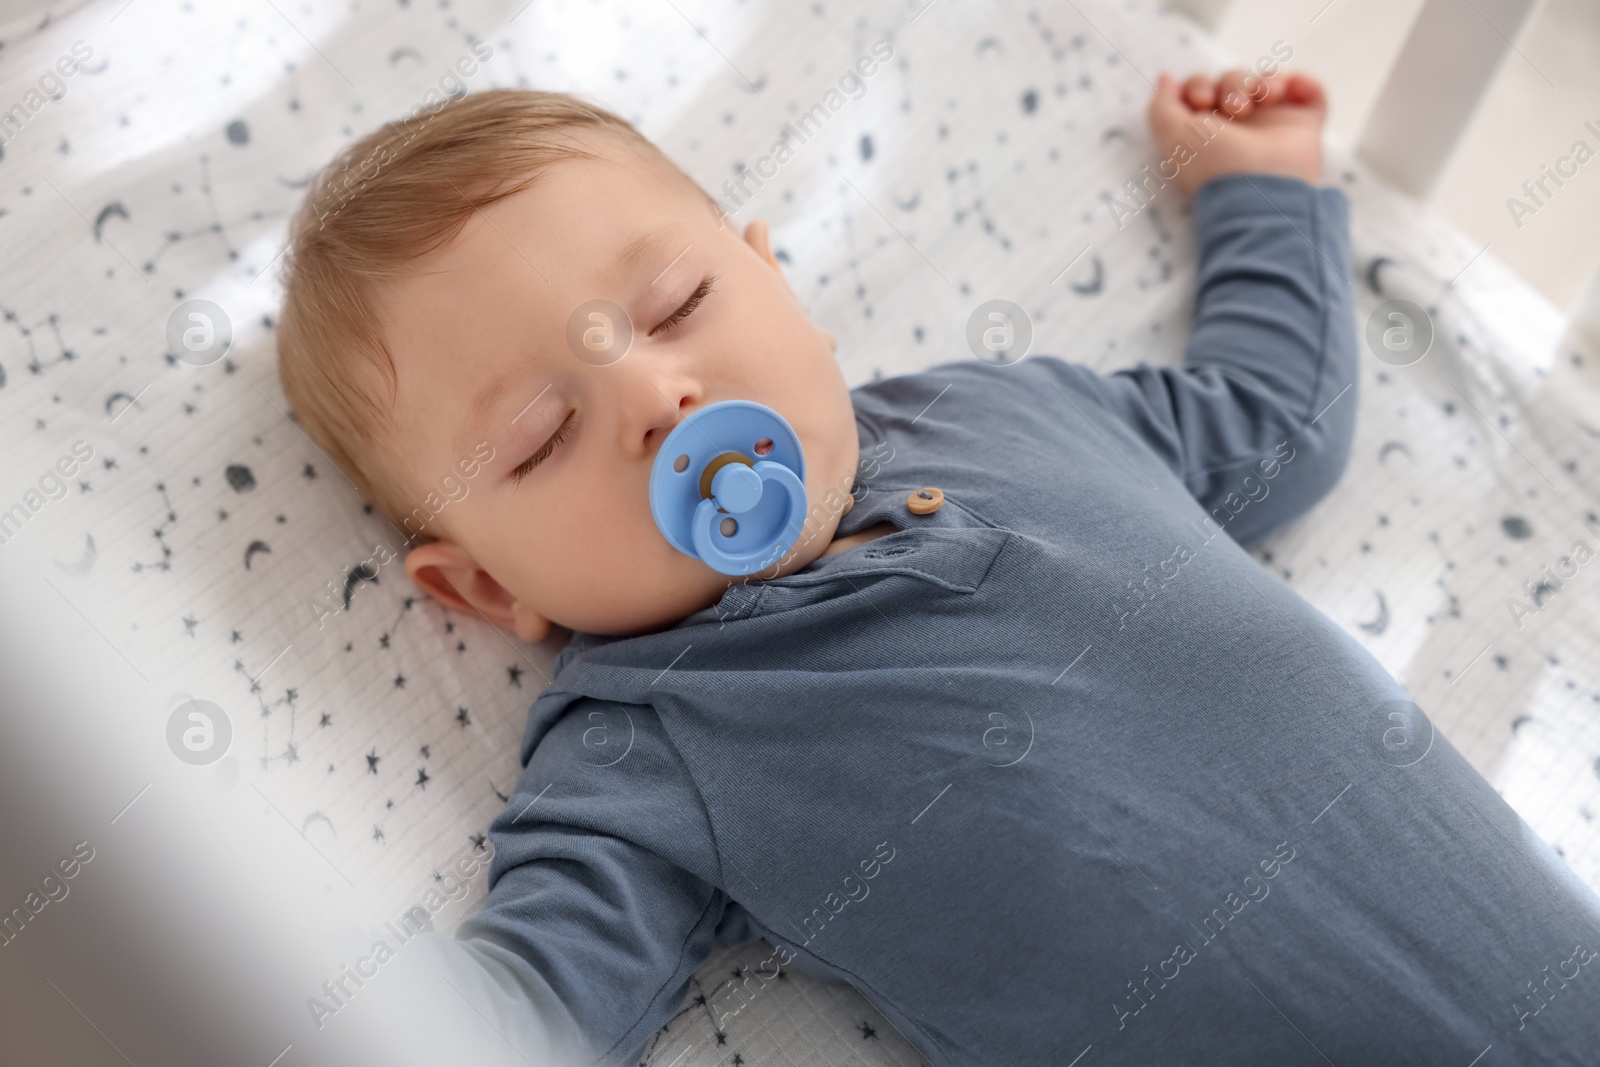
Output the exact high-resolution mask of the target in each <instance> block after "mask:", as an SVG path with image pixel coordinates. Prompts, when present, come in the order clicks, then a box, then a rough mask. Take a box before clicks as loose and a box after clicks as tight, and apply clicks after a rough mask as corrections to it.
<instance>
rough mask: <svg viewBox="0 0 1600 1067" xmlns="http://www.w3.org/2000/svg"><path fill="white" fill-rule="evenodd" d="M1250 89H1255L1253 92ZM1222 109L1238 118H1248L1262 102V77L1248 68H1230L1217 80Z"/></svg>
mask: <svg viewBox="0 0 1600 1067" xmlns="http://www.w3.org/2000/svg"><path fill="white" fill-rule="evenodd" d="M1250 90H1254V93H1253V94H1252V93H1251V91H1250ZM1217 93H1218V95H1219V96H1221V98H1222V109H1223V110H1224V111H1226V112H1227V113H1228V114H1230V115H1232V116H1233V117H1234V118H1236V119H1242V118H1248V117H1249V116H1250V113H1251V112H1252V111H1254V110H1255V109H1256V104H1258V103H1260V102H1261V99H1262V96H1263V86H1262V82H1261V79H1260V78H1258V77H1256V76H1255V75H1254V74H1252V73H1250V72H1249V71H1247V70H1230V71H1228V73H1226V74H1224V75H1223V76H1222V77H1221V78H1220V79H1218V81H1217Z"/></svg>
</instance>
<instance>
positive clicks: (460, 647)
mask: <svg viewBox="0 0 1600 1067" xmlns="http://www.w3.org/2000/svg"><path fill="white" fill-rule="evenodd" d="M466 650H467V643H466V642H465V641H457V642H456V651H457V652H465V651H466Z"/></svg>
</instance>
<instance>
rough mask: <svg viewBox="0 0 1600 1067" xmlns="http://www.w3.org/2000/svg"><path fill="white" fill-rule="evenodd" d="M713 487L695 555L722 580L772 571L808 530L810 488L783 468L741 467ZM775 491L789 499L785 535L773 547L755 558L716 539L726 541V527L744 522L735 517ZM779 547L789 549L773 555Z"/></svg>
mask: <svg viewBox="0 0 1600 1067" xmlns="http://www.w3.org/2000/svg"><path fill="white" fill-rule="evenodd" d="M711 484H712V496H711V498H710V499H709V500H702V501H700V503H699V505H698V506H696V507H695V509H694V521H693V525H692V526H691V528H690V529H691V532H692V535H693V537H694V548H695V551H696V552H698V553H699V554H700V558H701V559H702V560H704V561H705V563H706V565H707V566H709V567H710V568H711V569H712V570H714V571H717V572H718V573H720V574H751V573H753V572H755V571H758V570H760V569H761V568H763V567H768V566H771V565H772V564H773V563H776V562H777V561H778V557H781V556H782V555H783V553H784V552H787V551H788V550H789V548H790V547H792V546H793V544H794V542H795V541H796V540H798V539H799V537H800V532H801V530H803V529H804V528H805V511H806V490H805V486H803V485H801V484H800V479H799V478H796V477H795V476H794V471H792V470H790V469H789V468H788V467H785V466H783V465H782V464H781V463H771V462H768V461H767V460H762V461H760V462H759V463H757V464H756V465H755V466H753V467H747V466H745V465H744V464H743V463H740V462H737V461H735V462H733V463H729V464H728V465H727V466H725V467H723V468H722V469H721V470H720V471H718V472H717V474H716V477H715V478H713V479H712V482H711ZM773 491H776V492H779V493H782V494H783V495H784V496H785V498H786V500H785V504H784V507H785V510H784V514H783V519H782V520H781V524H780V528H781V531H782V532H781V533H780V534H779V535H777V536H775V537H774V538H773V540H772V541H770V542H769V543H768V544H766V545H762V546H760V547H758V548H756V549H755V550H753V551H750V552H742V553H741V552H727V551H724V550H723V549H722V547H721V546H720V545H718V543H717V540H716V538H714V537H713V536H712V534H713V533H724V536H726V534H725V532H724V530H723V529H722V528H723V527H725V526H726V524H728V523H737V522H738V521H739V520H738V519H737V518H736V517H735V516H737V515H742V514H744V513H746V512H748V511H750V510H751V509H752V508H754V507H755V505H756V504H757V503H758V502H759V501H760V500H762V499H763V498H764V497H765V496H766V494H767V493H768V492H773ZM724 492H726V494H727V495H724ZM724 513H726V514H724ZM719 516H720V517H719ZM778 544H782V546H783V548H782V550H781V551H779V552H777V553H774V552H773V551H772V549H773V547H774V546H776V545H778Z"/></svg>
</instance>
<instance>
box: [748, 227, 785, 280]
mask: <svg viewBox="0 0 1600 1067" xmlns="http://www.w3.org/2000/svg"><path fill="white" fill-rule="evenodd" d="M744 243H745V244H747V245H749V246H750V247H751V248H753V249H755V250H756V255H758V256H760V257H761V258H762V259H764V260H766V261H767V265H768V266H770V267H771V268H772V269H773V270H775V271H777V272H778V273H779V274H782V273H783V268H782V267H780V266H778V257H777V256H774V255H773V254H772V240H771V236H770V235H769V234H768V232H767V220H766V219H756V220H755V221H754V222H752V223H751V224H750V225H748V226H746V227H745V228H744Z"/></svg>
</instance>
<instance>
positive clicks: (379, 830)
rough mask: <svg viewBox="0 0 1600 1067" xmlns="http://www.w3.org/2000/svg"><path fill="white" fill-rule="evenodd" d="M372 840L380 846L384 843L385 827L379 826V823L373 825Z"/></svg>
mask: <svg viewBox="0 0 1600 1067" xmlns="http://www.w3.org/2000/svg"><path fill="white" fill-rule="evenodd" d="M372 839H373V840H374V841H377V842H379V843H380V844H381V843H382V841H383V827H381V826H379V825H378V824H377V823H373V824H372Z"/></svg>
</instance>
